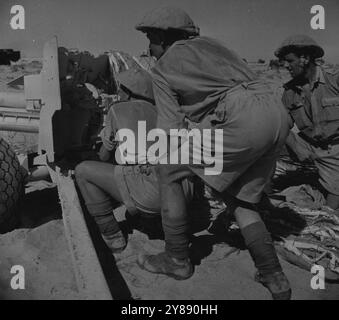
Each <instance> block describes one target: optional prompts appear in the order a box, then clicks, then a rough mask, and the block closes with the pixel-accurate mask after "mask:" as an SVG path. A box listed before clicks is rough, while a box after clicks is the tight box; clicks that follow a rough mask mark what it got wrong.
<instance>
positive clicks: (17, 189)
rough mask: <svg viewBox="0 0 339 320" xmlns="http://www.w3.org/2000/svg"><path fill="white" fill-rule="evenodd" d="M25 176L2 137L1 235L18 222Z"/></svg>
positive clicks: (0, 178)
mask: <svg viewBox="0 0 339 320" xmlns="http://www.w3.org/2000/svg"><path fill="white" fill-rule="evenodd" d="M24 178H25V177H24V174H23V171H22V170H21V167H20V163H19V161H18V158H17V156H16V155H15V153H14V152H13V150H12V149H11V147H10V145H9V144H8V143H7V142H6V141H5V140H4V139H3V138H2V137H0V233H5V232H8V231H10V230H12V229H13V228H14V227H15V225H16V223H17V221H18V213H17V211H18V210H17V209H18V205H19V202H20V200H21V198H22V196H23V194H24Z"/></svg>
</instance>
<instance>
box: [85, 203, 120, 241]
mask: <svg viewBox="0 0 339 320" xmlns="http://www.w3.org/2000/svg"><path fill="white" fill-rule="evenodd" d="M86 207H87V210H88V212H89V213H90V214H91V216H92V217H93V218H94V220H95V222H96V224H97V225H98V227H99V230H100V232H101V233H102V234H103V235H105V236H108V237H109V236H112V235H113V234H115V233H117V232H118V231H120V228H119V225H118V222H117V221H116V219H115V217H114V214H113V206H112V202H111V200H110V199H106V200H103V201H100V202H95V203H93V202H92V203H86Z"/></svg>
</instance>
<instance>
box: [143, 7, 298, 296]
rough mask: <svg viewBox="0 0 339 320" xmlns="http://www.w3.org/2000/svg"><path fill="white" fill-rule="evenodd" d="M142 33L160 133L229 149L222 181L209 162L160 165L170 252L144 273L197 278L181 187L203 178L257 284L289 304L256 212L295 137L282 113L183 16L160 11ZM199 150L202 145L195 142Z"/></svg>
mask: <svg viewBox="0 0 339 320" xmlns="http://www.w3.org/2000/svg"><path fill="white" fill-rule="evenodd" d="M136 29H137V30H140V31H142V32H144V33H146V35H147V38H148V39H149V41H150V46H149V48H150V52H151V54H152V55H153V56H155V57H156V58H157V59H158V61H157V63H156V65H155V67H154V68H153V70H152V75H153V89H154V95H155V101H156V105H157V108H158V123H157V127H158V128H159V129H162V130H164V131H165V132H166V133H167V134H168V135H169V134H170V130H171V129H181V128H187V124H188V123H193V124H194V126H195V127H196V128H199V129H205V128H207V129H211V130H213V131H214V132H215V129H222V132H223V139H222V141H221V140H218V141H217V140H214V141H212V145H214V146H217V144H218V143H219V144H221V145H219V147H221V150H223V156H222V159H221V163H222V165H223V171H222V173H221V174H219V175H205V174H204V168H206V167H205V164H203V163H202V164H201V165H194V164H191V162H190V164H189V165H184V164H182V165H180V164H178V165H165V164H162V165H159V169H158V170H159V179H160V186H161V203H162V212H161V215H162V224H163V229H164V233H165V242H166V248H165V252H162V253H160V254H157V255H143V256H140V258H139V261H138V263H139V265H140V267H141V268H143V269H145V270H147V271H149V272H153V273H161V274H165V275H167V276H171V277H174V278H176V279H187V278H189V277H191V276H192V274H193V266H192V264H191V262H190V259H189V234H188V229H189V228H188V227H189V226H188V219H187V210H186V207H185V201H184V200H185V198H184V196H183V190H182V186H181V180H182V179H183V178H185V177H187V176H191V175H198V176H199V177H200V178H201V179H202V180H203V181H204V182H205V183H207V184H208V185H209V186H211V187H212V188H213V189H215V190H217V191H218V192H220V193H222V194H223V196H224V199H226V202H227V205H228V207H229V208H230V211H231V212H232V213H233V214H234V215H235V218H236V220H237V222H238V224H239V226H240V229H241V232H242V235H243V237H244V239H245V242H246V244H247V247H248V249H249V251H250V254H251V256H252V258H253V260H254V262H255V265H256V267H257V269H258V273H257V274H256V280H258V281H260V282H261V283H262V284H264V285H265V286H266V287H267V288H268V289H269V290H270V291H271V293H272V296H273V298H274V299H289V298H290V296H291V289H290V286H289V283H288V280H287V278H286V277H285V275H284V273H283V272H282V269H281V266H280V263H279V260H278V258H277V255H276V252H275V249H274V245H273V242H272V239H271V237H270V234H269V233H268V231H267V229H266V226H265V224H264V223H263V221H262V220H261V217H260V215H259V214H258V212H257V207H256V205H257V204H258V203H259V202H260V201H261V198H262V193H263V189H264V188H265V185H266V183H267V181H268V180H269V178H270V176H271V174H272V170H273V168H274V166H275V161H276V158H277V156H278V154H279V152H280V149H281V147H282V146H283V145H284V143H285V139H286V137H287V135H288V132H289V126H288V115H287V112H286V110H284V106H283V105H282V103H281V101H275V100H274V97H273V94H272V90H271V88H269V86H268V85H267V84H265V83H261V82H260V81H258V80H257V77H256V75H255V74H254V73H253V72H252V71H251V70H250V69H249V67H248V66H247V65H246V63H244V61H243V60H242V59H241V58H240V57H239V56H238V55H237V54H236V53H234V52H233V51H231V50H229V49H228V48H226V47H225V46H224V45H222V44H221V43H219V42H218V41H217V40H214V39H211V38H207V37H200V36H199V28H198V27H197V26H196V25H195V24H194V22H193V21H192V19H191V18H190V17H189V16H188V15H187V13H186V12H184V11H182V10H181V9H178V8H173V7H166V8H159V9H155V10H153V11H151V12H149V13H148V14H146V15H145V17H144V18H143V19H142V21H141V22H140V23H139V24H138V25H137V26H136ZM194 148H196V149H197V150H201V149H204V145H202V144H196V145H194V142H193V149H194ZM207 149H210V148H206V150H204V152H209V151H210V150H207ZM218 149H220V148H218ZM191 150H192V149H191ZM190 155H191V154H190Z"/></svg>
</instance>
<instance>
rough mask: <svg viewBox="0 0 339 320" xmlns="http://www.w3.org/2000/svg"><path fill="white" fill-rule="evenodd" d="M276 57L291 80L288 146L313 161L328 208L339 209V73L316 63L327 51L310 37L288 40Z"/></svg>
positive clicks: (286, 100) (287, 99)
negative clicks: (294, 127)
mask: <svg viewBox="0 0 339 320" xmlns="http://www.w3.org/2000/svg"><path fill="white" fill-rule="evenodd" d="M275 55H276V56H277V57H278V58H279V59H280V60H282V61H284V62H285V64H286V66H287V69H288V70H289V72H290V74H291V76H292V80H291V81H289V82H288V83H286V84H285V85H284V88H285V91H284V94H283V103H284V105H285V106H286V108H287V109H288V111H289V114H290V118H291V123H293V122H294V123H295V124H296V126H297V128H298V129H299V132H298V133H296V132H294V131H291V132H290V135H289V136H288V139H287V142H286V144H287V146H288V148H289V150H290V151H292V153H293V154H295V155H296V156H297V158H298V159H299V160H300V161H304V160H313V161H314V163H315V165H316V167H317V168H318V172H319V181H320V183H321V185H322V186H323V187H324V188H325V190H326V191H327V205H328V206H329V207H331V208H333V209H338V208H339V70H337V71H325V70H324V69H323V68H322V67H321V66H320V64H319V63H318V62H317V59H318V58H321V57H323V55H324V50H323V49H322V48H321V47H320V46H319V45H318V44H317V43H316V42H315V41H314V40H313V39H312V38H310V37H308V36H305V35H295V36H291V37H289V38H287V39H286V40H285V41H284V42H283V43H282V45H281V46H280V47H279V48H278V49H277V50H276V52H275Z"/></svg>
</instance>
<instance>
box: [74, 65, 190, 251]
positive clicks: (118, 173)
mask: <svg viewBox="0 0 339 320" xmlns="http://www.w3.org/2000/svg"><path fill="white" fill-rule="evenodd" d="M118 81H119V83H120V91H119V96H120V102H119V103H117V104H114V105H113V106H112V107H111V109H110V110H109V113H108V115H107V119H106V126H105V128H104V129H103V130H102V132H101V137H102V141H103V146H102V148H101V150H100V154H99V156H100V158H101V160H103V161H108V160H109V159H111V161H110V162H99V161H84V162H82V163H81V164H79V165H78V166H77V167H76V170H75V176H76V181H77V183H78V186H79V188H80V191H81V194H82V196H83V198H84V200H85V203H86V207H87V209H88V212H89V213H90V214H91V215H92V216H93V218H94V220H95V222H96V223H97V225H98V227H99V229H100V232H101V234H102V238H103V239H104V241H105V242H106V244H107V246H108V247H109V248H110V250H111V251H112V253H119V252H121V251H122V250H124V248H125V247H126V244H127V243H126V240H125V237H124V235H123V233H122V232H121V230H120V228H119V225H118V223H117V221H116V219H115V217H114V215H113V209H114V208H116V207H117V206H119V205H121V204H124V205H125V206H126V208H127V210H128V212H129V213H130V214H131V215H133V214H137V213H138V212H140V211H141V212H145V213H147V214H157V215H160V211H161V208H160V192H159V189H160V188H159V185H158V180H157V174H156V172H155V166H152V165H150V164H147V162H146V159H142V160H141V161H140V163H142V164H136V159H138V154H137V152H136V153H133V152H131V153H130V154H127V155H125V156H124V159H126V160H127V162H129V161H130V164H128V163H127V164H126V165H117V164H116V162H115V157H114V156H113V160H112V154H113V155H114V154H115V151H116V150H115V149H116V147H117V144H118V143H117V141H114V137H115V136H116V133H117V131H118V130H119V129H129V130H131V131H133V133H134V135H135V141H138V122H140V121H145V122H146V135H147V132H148V131H149V130H151V129H153V128H155V125H156V119H157V110H156V106H155V105H154V97H153V90H152V80H151V77H150V75H149V74H148V73H147V72H146V71H144V70H141V69H140V70H128V71H125V72H123V73H121V74H119V75H118ZM136 145H137V143H135V146H136ZM146 146H147V145H146ZM129 159H130V160H129ZM139 159H141V158H139ZM183 189H184V190H185V196H186V199H187V201H188V200H189V199H190V198H191V197H192V195H193V182H192V180H189V179H186V180H184V181H183Z"/></svg>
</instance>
